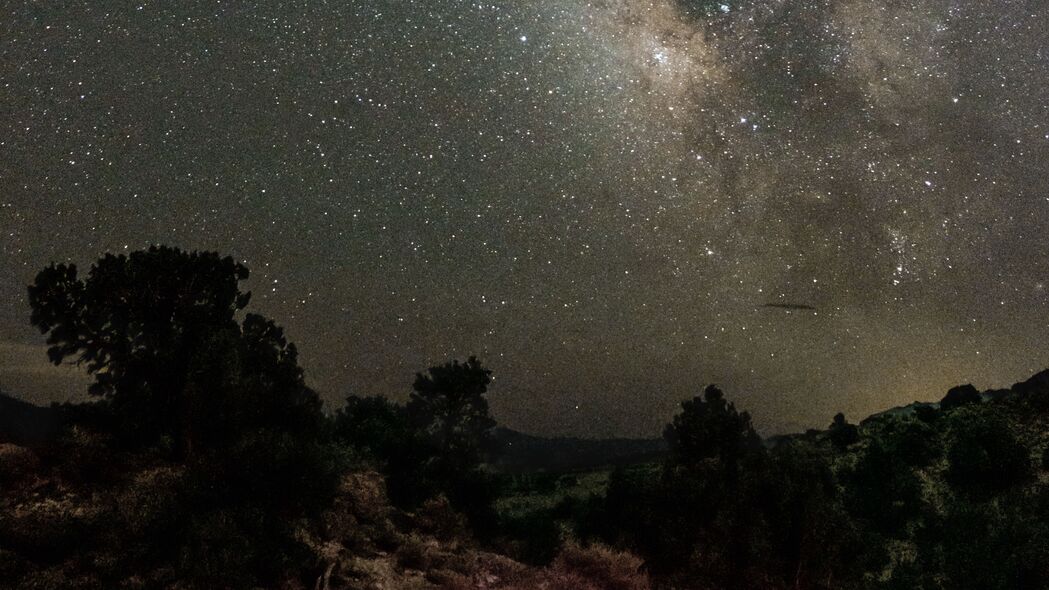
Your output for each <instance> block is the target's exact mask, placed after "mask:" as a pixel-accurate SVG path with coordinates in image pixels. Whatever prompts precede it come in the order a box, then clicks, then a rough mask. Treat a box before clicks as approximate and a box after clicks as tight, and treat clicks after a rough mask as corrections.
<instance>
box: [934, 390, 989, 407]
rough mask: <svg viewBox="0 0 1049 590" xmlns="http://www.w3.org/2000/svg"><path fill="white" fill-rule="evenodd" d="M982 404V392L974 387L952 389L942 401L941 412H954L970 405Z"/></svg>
mask: <svg viewBox="0 0 1049 590" xmlns="http://www.w3.org/2000/svg"><path fill="white" fill-rule="evenodd" d="M976 403H980V392H979V391H978V390H977V389H976V388H975V387H973V386H972V385H959V386H957V387H952V388H951V389H950V390H949V391H948V392H947V395H945V396H943V399H942V400H940V409H941V410H944V411H946V410H953V409H954V408H958V407H961V406H964V405H968V404H976Z"/></svg>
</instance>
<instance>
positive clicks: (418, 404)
mask: <svg viewBox="0 0 1049 590" xmlns="http://www.w3.org/2000/svg"><path fill="white" fill-rule="evenodd" d="M491 382H492V372H491V371H489V370H488V369H485V368H484V367H482V366H481V363H480V361H478V360H477V358H476V357H472V356H471V357H470V358H469V359H468V360H467V361H466V362H465V363H462V364H460V363H459V361H451V362H449V363H445V364H443V365H440V366H436V367H431V368H430V369H429V371H428V372H427V374H422V373H417V374H416V376H415V384H414V385H413V389H414V391H413V392H412V394H411V398H410V399H409V401H408V406H407V410H408V419H409V421H410V423H411V424H412V426H414V427H415V428H416V429H418V430H419V432H420V433H422V435H423V436H424V437H425V438H426V439H427V441H428V442H429V443H430V444H431V445H432V446H433V447H434V449H435V450H437V452H438V453H439V455H441V456H442V457H443V458H444V460H445V461H449V462H454V463H456V464H457V465H458V466H459V467H462V468H472V467H474V466H476V465H477V464H479V463H480V462H481V461H482V460H484V458H485V457H486V454H487V451H488V446H489V441H490V440H491V433H492V428H494V427H495V420H492V418H491V416H489V414H488V400H486V399H485V397H484V394H485V393H486V392H487V391H488V385H489V384H490V383H491Z"/></svg>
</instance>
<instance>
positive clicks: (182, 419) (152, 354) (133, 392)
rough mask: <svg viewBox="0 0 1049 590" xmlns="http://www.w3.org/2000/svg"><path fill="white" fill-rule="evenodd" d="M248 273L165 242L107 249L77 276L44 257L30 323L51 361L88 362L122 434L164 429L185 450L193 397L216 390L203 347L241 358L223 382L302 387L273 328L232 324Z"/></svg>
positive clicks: (149, 434)
mask: <svg viewBox="0 0 1049 590" xmlns="http://www.w3.org/2000/svg"><path fill="white" fill-rule="evenodd" d="M247 278H248V269H247V268H245V267H244V266H242V265H241V264H238V263H236V262H235V261H234V260H233V259H232V258H229V257H226V258H221V257H219V255H218V254H216V253H213V252H185V251H182V250H180V249H178V248H170V247H165V246H153V247H151V248H149V249H148V250H144V251H136V252H132V253H131V254H129V255H123V254H121V255H113V254H106V255H105V256H103V257H102V258H100V259H99V260H98V261H97V262H96V263H95V264H93V265H92V267H91V269H90V271H89V272H88V275H87V277H86V279H84V280H81V279H80V278H79V277H78V275H77V267H76V266H75V265H72V264H52V265H51V266H48V267H47V268H45V269H43V270H42V271H40V273H39V274H38V275H37V276H36V280H35V282H34V283H33V284H32V285H30V287H29V303H30V306H31V307H32V315H31V317H30V321H31V323H32V324H33V325H34V326H36V327H37V328H39V329H40V331H41V333H44V334H47V343H48V345H49V346H50V347H49V348H48V357H49V358H50V360H51V361H52V362H53V363H55V364H60V363H62V362H63V361H65V360H67V359H72V360H73V362H75V363H77V364H82V365H85V366H86V368H87V371H88V372H89V373H90V374H92V375H93V376H94V378H95V381H94V383H93V384H92V385H91V386H90V388H89V393H90V394H92V395H95V396H99V397H103V398H105V399H107V400H109V401H110V402H111V403H112V406H113V408H114V410H116V412H117V413H118V414H120V415H121V416H123V417H124V431H125V432H124V434H125V435H128V436H129V437H130V438H134V439H137V440H141V441H142V442H148V441H149V440H150V439H155V438H157V437H159V436H163V435H167V436H170V437H171V439H172V440H173V442H174V444H175V448H176V452H177V454H178V455H179V456H182V457H185V456H187V455H189V454H190V452H191V451H192V447H193V442H194V425H193V424H194V422H195V421H197V420H198V418H200V417H199V416H194V413H195V409H197V408H199V406H200V405H201V404H202V403H203V402H202V400H201V399H200V396H201V395H205V394H206V393H208V392H210V394H212V395H214V394H215V390H216V387H214V385H215V383H214V382H212V383H207V381H208V380H209V379H210V380H214V379H217V378H218V376H217V375H215V374H214V373H215V370H216V366H213V367H212V368H211V369H208V368H207V367H206V365H208V363H209V359H208V358H207V356H208V355H209V354H212V355H219V356H222V355H226V356H227V357H229V355H234V356H235V358H236V360H237V361H238V362H241V363H243V364H244V371H243V372H242V373H241V374H238V375H232V374H229V373H227V374H226V377H228V378H229V379H241V378H244V379H270V380H273V383H272V385H273V387H269V388H267V389H268V390H270V391H276V390H280V391H281V392H282V394H283V393H286V392H287V391H288V390H289V388H295V387H299V386H300V385H301V371H300V370H299V369H298V366H297V364H296V361H295V350H294V346H292V345H289V344H287V343H286V342H284V341H283V335H282V334H281V333H280V331H279V328H277V327H276V326H275V325H273V324H272V322H268V321H267V320H265V319H263V318H261V317H260V316H250V315H249V316H248V318H247V319H246V320H245V322H244V325H243V328H242V327H241V326H239V325H238V324H237V321H236V318H235V315H236V313H237V312H238V311H240V310H241V309H243V308H244V307H245V306H246V305H247V304H248V300H249V299H250V293H242V292H241V291H240V289H239V288H238V283H239V282H240V281H242V280H245V279H247ZM234 343H236V345H234ZM226 360H227V361H231V360H233V357H229V358H227V359H226ZM211 364H212V365H215V363H213V362H212V363H211ZM263 365H265V366H266V367H267V369H266V370H262V367H263ZM209 371H210V376H209V377H208V378H207V379H201V378H199V375H204V374H209ZM195 373H196V374H198V378H196V379H194V377H193V375H194V374H195ZM299 388H300V389H302V387H299ZM257 393H258V392H257ZM265 405H266V404H260V405H258V406H256V407H257V408H258V409H261V408H263V407H265Z"/></svg>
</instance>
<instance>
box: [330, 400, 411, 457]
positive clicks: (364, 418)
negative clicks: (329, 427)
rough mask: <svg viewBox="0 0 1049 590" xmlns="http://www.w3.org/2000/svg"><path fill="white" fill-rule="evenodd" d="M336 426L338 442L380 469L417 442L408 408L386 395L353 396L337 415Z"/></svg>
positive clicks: (335, 433)
mask: <svg viewBox="0 0 1049 590" xmlns="http://www.w3.org/2000/svg"><path fill="white" fill-rule="evenodd" d="M333 423H334V435H335V437H336V438H337V439H339V440H340V441H342V442H343V443H346V444H348V445H349V446H350V447H352V448H353V449H354V450H356V451H357V452H360V453H362V454H363V455H364V456H365V457H367V458H368V459H370V460H372V461H375V462H376V463H378V464H379V465H380V467H385V466H388V464H389V462H390V460H391V457H394V456H396V455H399V454H402V453H403V452H404V446H405V445H407V444H412V443H414V442H415V434H414V432H413V431H412V429H411V428H410V426H409V424H408V413H407V412H406V411H405V409H404V407H403V406H400V405H398V404H396V403H394V402H392V401H390V400H388V399H387V398H385V397H382V396H374V397H358V396H353V395H351V396H350V397H348V398H346V405H345V406H343V407H342V408H340V409H339V410H338V411H337V412H336V414H335V417H334V420H333Z"/></svg>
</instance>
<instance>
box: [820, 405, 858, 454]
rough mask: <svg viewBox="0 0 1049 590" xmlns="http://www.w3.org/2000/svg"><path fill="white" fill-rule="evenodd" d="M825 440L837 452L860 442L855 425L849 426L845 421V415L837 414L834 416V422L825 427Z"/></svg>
mask: <svg viewBox="0 0 1049 590" xmlns="http://www.w3.org/2000/svg"><path fill="white" fill-rule="evenodd" d="M827 438H829V439H830V442H831V443H832V444H833V445H834V446H835V447H837V448H838V449H839V450H844V449H845V447H848V446H849V445H851V444H855V443H856V442H857V441H859V440H860V431H859V429H858V428H856V425H855V424H849V423H848V421H847V420H845V414H842V413H841V412H838V413H837V414H836V415H835V416H834V421H833V422H831V425H830V426H829V427H827Z"/></svg>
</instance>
